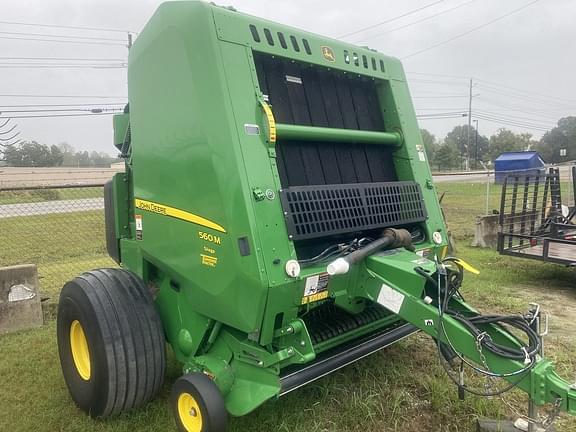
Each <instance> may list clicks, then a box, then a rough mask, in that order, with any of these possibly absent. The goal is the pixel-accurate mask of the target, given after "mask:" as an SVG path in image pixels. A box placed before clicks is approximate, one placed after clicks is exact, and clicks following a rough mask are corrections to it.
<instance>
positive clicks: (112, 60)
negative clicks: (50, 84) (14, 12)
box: [0, 57, 126, 62]
mask: <svg viewBox="0 0 576 432" xmlns="http://www.w3.org/2000/svg"><path fill="white" fill-rule="evenodd" d="M0 60H42V61H93V62H125V61H126V59H125V58H122V59H107V58H73V57H0Z"/></svg>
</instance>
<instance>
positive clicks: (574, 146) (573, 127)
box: [534, 117, 576, 163]
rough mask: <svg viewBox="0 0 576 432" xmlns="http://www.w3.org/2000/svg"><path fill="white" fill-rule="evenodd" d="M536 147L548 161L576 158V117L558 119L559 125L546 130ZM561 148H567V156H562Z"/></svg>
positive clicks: (554, 161)
mask: <svg viewBox="0 0 576 432" xmlns="http://www.w3.org/2000/svg"><path fill="white" fill-rule="evenodd" d="M534 149H535V150H537V151H538V152H539V153H540V155H542V159H544V160H545V161H546V162H548V163H558V162H563V161H566V160H574V159H576V117H564V118H562V119H560V120H558V126H556V127H555V128H554V129H552V130H550V131H548V132H546V133H545V134H544V136H543V137H542V139H541V140H540V142H538V143H536V145H535V146H534ZM561 149H565V150H566V156H561V154H560V150H561Z"/></svg>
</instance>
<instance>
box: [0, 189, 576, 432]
mask: <svg viewBox="0 0 576 432" xmlns="http://www.w3.org/2000/svg"><path fill="white" fill-rule="evenodd" d="M484 188H485V185H484V184H481V183H480V184H474V183H443V184H438V191H439V193H440V194H441V193H442V192H446V195H445V197H444V201H443V206H444V209H445V213H446V217H447V219H448V223H449V224H450V229H451V230H452V231H453V232H454V233H455V234H456V237H457V238H458V239H460V240H459V241H458V243H457V246H458V253H457V254H458V255H459V256H462V257H463V258H464V259H466V260H468V261H469V262H471V263H472V264H474V265H476V266H477V267H479V268H480V269H481V270H482V273H481V274H480V275H479V276H472V275H469V274H468V275H467V277H466V279H465V284H464V288H463V293H464V295H465V297H466V299H467V300H468V301H469V302H470V303H472V304H473V305H475V306H476V307H477V308H478V309H480V310H481V311H483V312H525V311H526V309H527V307H528V305H527V303H528V302H529V301H539V302H541V303H542V305H543V307H544V308H545V309H546V310H547V311H549V312H550V313H551V314H552V321H551V336H550V337H549V338H548V339H547V348H546V349H547V355H548V356H549V357H551V358H552V359H554V360H558V361H559V368H558V369H559V373H560V374H561V375H562V376H564V377H566V378H574V377H576V336H575V335H576V322H575V320H574V316H576V287H575V286H574V285H575V283H574V282H575V281H576V271H575V270H574V269H569V268H564V267H561V266H556V265H552V264H547V263H542V262H536V261H528V260H520V259H515V258H510V257H501V256H499V255H498V254H496V253H495V252H494V251H490V250H478V249H473V248H470V247H468V246H467V244H468V243H469V240H470V236H471V235H472V234H473V232H474V218H475V216H476V215H478V214H482V213H484V205H485V203H484V198H485V195H484V193H485V189H484ZM60 192H62V191H60ZM67 193H71V192H67ZM87 193H88V195H86V194H87ZM94 193H95V192H94V191H93V190H91V191H89V192H87V191H83V192H82V194H81V195H75V196H72V197H71V196H65V197H64V196H59V197H58V198H57V200H61V199H83V198H94V197H95V196H94ZM2 194H3V193H2V192H0V205H1V204H4V203H6V202H2V200H3V199H7V198H6V197H4V198H3V196H2ZM29 198H30V197H24V196H22V197H21V200H20V201H18V199H19V198H18V196H17V195H16V196H14V195H12V197H11V198H10V199H11V200H12V203H14V202H15V201H14V200H16V202H22V200H26V199H29ZM490 200H491V201H490V202H491V203H493V204H491V205H493V208H498V203H499V188H495V187H493V188H492V193H491V195H490ZM0 232H1V233H2V240H3V245H2V248H0V262H1V263H2V264H3V265H4V264H5V263H8V262H10V263H11V262H12V261H15V260H16V261H22V260H24V261H22V262H25V261H29V262H35V263H37V264H39V270H40V275H41V286H42V291H43V294H45V295H48V296H49V297H50V300H49V302H50V303H52V304H54V303H55V302H57V297H58V292H59V290H60V287H61V285H62V284H63V283H64V281H66V280H67V279H69V278H70V277H72V276H73V275H75V274H77V273H79V272H81V271H83V270H87V269H90V268H93V267H99V266H106V265H110V264H112V261H111V260H110V259H109V258H108V257H107V256H106V253H105V248H104V240H103V239H104V226H103V213H102V211H100V210H97V211H78V212H74V213H66V214H53V215H41V216H26V217H18V218H6V219H1V218H0ZM7 234H8V235H7ZM49 309H51V308H49ZM48 318H49V319H48V321H47V324H46V325H45V326H44V327H43V328H41V329H38V330H32V331H26V332H21V333H18V334H13V335H8V336H2V337H0V353H1V354H0V430H11V431H30V430H35V431H47V432H48V431H54V430H58V431H86V430H96V431H102V432H104V431H109V432H120V431H134V430H138V431H164V430H174V429H173V427H174V426H173V420H172V416H171V411H170V407H169V405H168V402H167V397H168V394H169V390H170V385H171V383H172V382H173V381H174V379H175V378H176V377H177V376H178V375H179V374H180V370H179V366H178V365H177V364H176V363H175V362H174V361H173V360H172V359H171V360H170V362H169V370H168V374H167V377H166V384H165V386H164V388H163V391H162V394H161V395H160V397H159V398H158V399H157V400H155V401H154V402H153V403H151V404H150V405H148V406H146V407H144V408H142V409H139V410H137V411H134V412H131V413H127V414H123V415H122V416H120V417H118V418H115V419H110V420H106V421H93V420H90V419H89V418H87V417H86V416H85V415H84V414H82V413H81V412H80V411H78V410H77V409H76V408H75V407H74V405H73V403H72V401H71V400H70V398H69V396H68V393H67V390H66V387H65V384H64V381H63V379H62V376H61V372H60V367H59V362H58V354H57V347H56V338H55V321H54V320H53V317H52V316H49V317H48ZM477 384H478V383H477ZM507 400H508V401H509V403H511V404H512V405H513V406H515V407H516V409H518V410H522V412H525V411H524V410H525V402H526V401H525V398H524V396H523V394H521V393H513V394H511V395H509V396H508V397H507ZM477 416H488V417H495V416H505V417H513V413H512V411H511V410H510V409H509V408H508V407H507V406H506V405H505V404H503V403H502V402H501V401H500V400H499V399H498V398H493V399H482V398H477V397H472V396H467V398H466V400H465V401H464V402H460V401H458V400H457V394H456V389H455V388H454V386H453V385H451V384H450V382H449V381H448V378H447V377H446V376H445V374H444V372H443V370H442V368H441V366H440V364H439V363H438V359H437V354H436V349H435V346H434V344H433V343H432V342H431V340H430V339H429V338H428V337H425V336H423V335H418V336H415V337H412V338H410V339H408V340H406V341H404V342H401V343H399V344H397V345H395V346H393V347H391V348H389V349H386V350H384V351H383V352H381V353H379V354H376V355H374V356H371V357H369V358H367V359H364V360H362V361H360V362H357V363H356V364H354V365H351V366H349V367H346V368H344V369H342V370H340V371H338V372H336V373H334V374H332V375H330V376H328V377H326V378H323V379H321V380H319V381H317V382H316V383H313V384H311V385H308V386H306V387H304V388H302V389H299V390H297V391H295V392H293V393H291V394H289V395H287V396H286V397H284V398H281V399H279V400H278V401H275V402H270V403H267V404H265V405H264V406H263V407H261V408H260V409H258V410H257V411H255V412H254V413H252V414H250V415H248V416H246V417H243V418H238V419H232V420H231V431H262V432H264V431H266V432H267V431H272V430H278V431H298V432H300V431H302V432H304V431H306V432H320V431H362V432H366V431H383V432H386V431H406V432H424V431H426V432H429V431H434V432H436V431H446V432H448V431H450V432H471V431H473V430H475V429H474V425H473V422H474V420H475V418H476V417H477ZM557 430H559V431H567V432H576V421H575V420H574V419H572V418H568V417H565V416H563V417H562V419H561V421H560V422H558V424H557Z"/></svg>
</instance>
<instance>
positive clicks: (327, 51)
mask: <svg viewBox="0 0 576 432" xmlns="http://www.w3.org/2000/svg"><path fill="white" fill-rule="evenodd" d="M321 48H322V56H324V58H325V59H326V60H328V61H329V62H335V61H336V56H334V51H332V48H330V47H327V46H322V47H321Z"/></svg>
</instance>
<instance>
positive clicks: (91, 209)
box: [0, 169, 574, 301]
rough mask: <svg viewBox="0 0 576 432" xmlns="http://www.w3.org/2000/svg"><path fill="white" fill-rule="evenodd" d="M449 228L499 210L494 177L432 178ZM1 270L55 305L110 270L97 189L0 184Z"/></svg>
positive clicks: (567, 201) (469, 228)
mask: <svg viewBox="0 0 576 432" xmlns="http://www.w3.org/2000/svg"><path fill="white" fill-rule="evenodd" d="M560 180H561V186H562V200H563V203H562V204H564V205H568V206H573V205H574V193H573V187H572V184H573V183H572V178H571V176H570V173H569V170H568V169H566V170H564V171H562V170H561V172H560ZM435 184H436V190H437V192H438V195H439V197H441V204H442V208H443V211H444V214H445V217H446V220H447V222H448V228H449V229H450V230H451V232H452V233H453V235H454V237H455V239H456V240H458V241H464V242H470V241H471V240H472V238H473V237H474V232H475V229H476V218H477V216H480V215H484V214H487V213H488V214H491V213H492V212H493V211H497V210H498V209H499V208H500V197H501V190H502V187H501V185H496V184H494V175H493V174H487V173H476V174H469V175H456V176H454V177H451V176H435ZM0 241H1V243H0V244H1V246H0V266H7V265H14V264H36V265H37V266H38V271H39V275H40V287H41V292H42V294H43V295H46V296H49V297H50V298H51V301H57V299H58V293H59V292H60V289H61V288H62V285H63V284H64V283H65V282H66V281H67V280H70V279H71V278H73V277H74V276H75V275H77V274H79V273H81V272H83V271H86V270H89V269H93V268H97V267H110V266H115V263H114V261H113V260H111V259H110V258H109V257H108V255H107V252H106V246H105V232H104V199H103V187H102V186H101V185H68V186H58V187H56V186H44V187H28V186H27V187H26V188H24V187H13V186H10V187H6V186H2V184H1V183H0Z"/></svg>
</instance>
